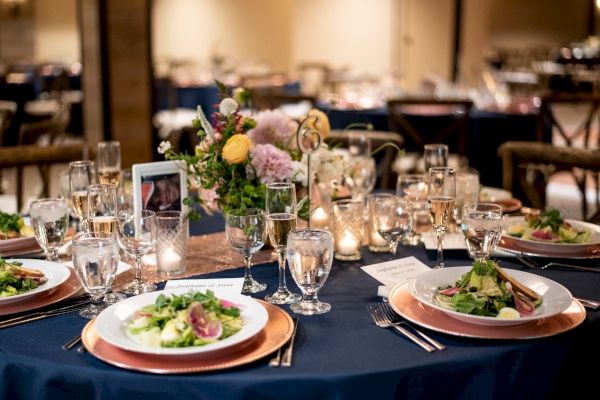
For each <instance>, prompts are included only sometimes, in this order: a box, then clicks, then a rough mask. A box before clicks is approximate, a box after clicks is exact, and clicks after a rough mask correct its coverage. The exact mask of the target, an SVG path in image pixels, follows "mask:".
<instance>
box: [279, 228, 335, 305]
mask: <svg viewBox="0 0 600 400" xmlns="http://www.w3.org/2000/svg"><path fill="white" fill-rule="evenodd" d="M287 260H288V264H289V265H290V272H291V273H292V277H293V278H294V281H295V282H296V285H298V287H299V288H300V290H301V291H302V300H300V301H299V302H298V303H294V304H292V305H291V306H290V309H291V310H292V311H293V312H295V313H297V314H303V315H313V314H323V313H326V312H328V311H329V310H331V305H330V304H329V303H324V302H322V301H319V299H318V298H317V293H318V292H319V290H320V289H321V287H322V286H323V284H324V283H325V281H326V280H327V277H328V276H329V271H331V264H332V263H333V237H332V235H331V233H330V232H329V231H326V230H324V229H316V228H312V229H311V228H307V229H297V230H294V231H292V232H290V234H289V235H288V239H287Z"/></svg>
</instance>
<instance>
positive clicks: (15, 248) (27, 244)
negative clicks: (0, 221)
mask: <svg viewBox="0 0 600 400" xmlns="http://www.w3.org/2000/svg"><path fill="white" fill-rule="evenodd" d="M39 251H42V248H41V247H40V245H39V244H38V242H37V240H35V237H34V236H23V237H19V238H15V239H4V240H0V257H12V256H18V255H23V254H30V253H37V252H39Z"/></svg>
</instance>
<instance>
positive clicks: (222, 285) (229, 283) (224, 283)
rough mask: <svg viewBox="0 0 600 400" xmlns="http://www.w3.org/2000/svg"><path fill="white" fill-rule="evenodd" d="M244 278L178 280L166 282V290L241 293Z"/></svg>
mask: <svg viewBox="0 0 600 400" xmlns="http://www.w3.org/2000/svg"><path fill="white" fill-rule="evenodd" d="M243 284H244V278H223V279H178V280H171V281H167V283H166V285H165V290H166V289H194V290H199V291H202V292H205V291H206V290H207V289H210V290H213V291H219V292H221V291H224V290H226V291H231V292H235V293H241V292H242V286H243Z"/></svg>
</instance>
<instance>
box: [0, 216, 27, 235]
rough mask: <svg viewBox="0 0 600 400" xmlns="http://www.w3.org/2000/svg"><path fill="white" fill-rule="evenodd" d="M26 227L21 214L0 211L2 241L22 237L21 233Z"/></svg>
mask: <svg viewBox="0 0 600 400" xmlns="http://www.w3.org/2000/svg"><path fill="white" fill-rule="evenodd" d="M24 226H25V222H23V217H22V216H20V215H19V214H10V213H5V212H2V211H0V239H12V238H16V237H19V236H21V233H20V232H21V229H22V228H23V227H24Z"/></svg>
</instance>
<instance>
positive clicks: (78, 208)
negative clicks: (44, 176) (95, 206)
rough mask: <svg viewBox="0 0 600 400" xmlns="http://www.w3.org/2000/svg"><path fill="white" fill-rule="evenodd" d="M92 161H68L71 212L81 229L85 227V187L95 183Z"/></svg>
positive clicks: (86, 213) (86, 203) (86, 204)
mask: <svg viewBox="0 0 600 400" xmlns="http://www.w3.org/2000/svg"><path fill="white" fill-rule="evenodd" d="M94 178H95V176H94V162H93V161H87V160H85V161H73V162H71V163H69V189H70V195H71V207H72V211H73V213H74V214H75V215H76V216H77V218H78V219H79V223H80V224H79V226H80V228H81V229H82V230H86V229H87V215H88V212H87V206H88V201H87V195H88V194H87V188H88V186H90V185H92V184H94V183H95V179H94Z"/></svg>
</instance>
